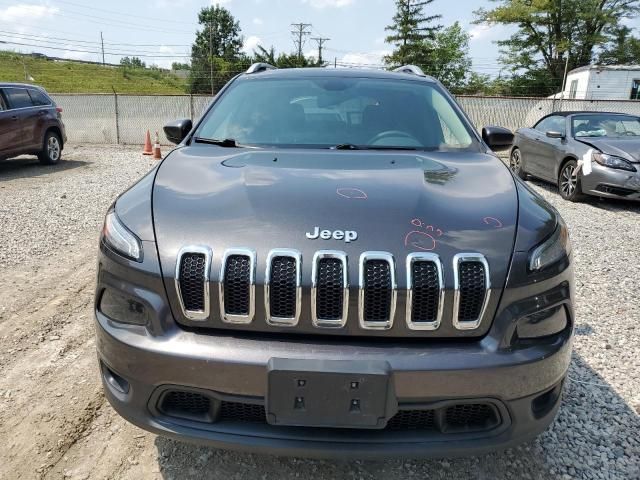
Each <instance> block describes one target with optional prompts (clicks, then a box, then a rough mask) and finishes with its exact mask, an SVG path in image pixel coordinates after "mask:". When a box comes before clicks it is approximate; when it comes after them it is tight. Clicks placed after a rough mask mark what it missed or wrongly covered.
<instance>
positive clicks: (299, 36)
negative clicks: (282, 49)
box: [291, 23, 312, 64]
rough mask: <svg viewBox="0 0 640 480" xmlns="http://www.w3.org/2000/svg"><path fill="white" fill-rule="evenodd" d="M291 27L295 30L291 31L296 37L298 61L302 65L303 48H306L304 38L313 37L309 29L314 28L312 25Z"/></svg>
mask: <svg viewBox="0 0 640 480" xmlns="http://www.w3.org/2000/svg"><path fill="white" fill-rule="evenodd" d="M291 26H292V27H293V28H294V29H295V30H292V31H291V34H292V35H293V36H294V42H295V44H296V45H297V47H298V59H299V60H300V63H301V64H302V48H303V47H304V37H306V36H308V35H311V32H310V31H309V29H310V28H311V27H312V25H311V24H310V23H292V24H291Z"/></svg>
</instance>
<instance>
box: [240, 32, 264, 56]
mask: <svg viewBox="0 0 640 480" xmlns="http://www.w3.org/2000/svg"><path fill="white" fill-rule="evenodd" d="M260 43H262V39H261V38H260V37H257V36H255V35H251V36H250V37H248V38H247V39H246V40H245V41H244V45H243V46H242V51H243V52H245V53H247V54H253V51H254V50H255V49H256V48H258V45H260Z"/></svg>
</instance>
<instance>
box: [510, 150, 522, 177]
mask: <svg viewBox="0 0 640 480" xmlns="http://www.w3.org/2000/svg"><path fill="white" fill-rule="evenodd" d="M521 161H522V157H521V156H520V150H514V151H513V152H511V161H510V162H509V167H510V168H511V171H512V172H513V173H516V174H517V173H519V172H520V163H521Z"/></svg>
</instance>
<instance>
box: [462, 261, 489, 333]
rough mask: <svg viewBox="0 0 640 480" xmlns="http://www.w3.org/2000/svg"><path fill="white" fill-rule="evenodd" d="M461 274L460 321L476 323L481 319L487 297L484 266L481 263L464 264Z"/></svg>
mask: <svg viewBox="0 0 640 480" xmlns="http://www.w3.org/2000/svg"><path fill="white" fill-rule="evenodd" d="M458 268H459V274H460V305H459V311H458V320H461V321H474V320H477V319H478V317H480V313H481V312H482V304H483V303H484V297H485V295H486V281H485V271H484V265H483V264H482V263H480V262H462V263H460V265H459V267H458Z"/></svg>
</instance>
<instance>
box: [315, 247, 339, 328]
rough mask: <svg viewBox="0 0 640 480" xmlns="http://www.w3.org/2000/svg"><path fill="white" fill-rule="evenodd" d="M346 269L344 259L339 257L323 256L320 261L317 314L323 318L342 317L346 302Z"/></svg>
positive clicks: (337, 318)
mask: <svg viewBox="0 0 640 480" xmlns="http://www.w3.org/2000/svg"><path fill="white" fill-rule="evenodd" d="M343 280H344V271H343V264H342V261H341V260H339V259H337V258H322V259H320V260H319V261H318V278H317V287H316V316H317V317H318V318H319V319H321V320H339V319H341V318H342V315H343V312H342V307H343V302H344V284H343Z"/></svg>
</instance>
